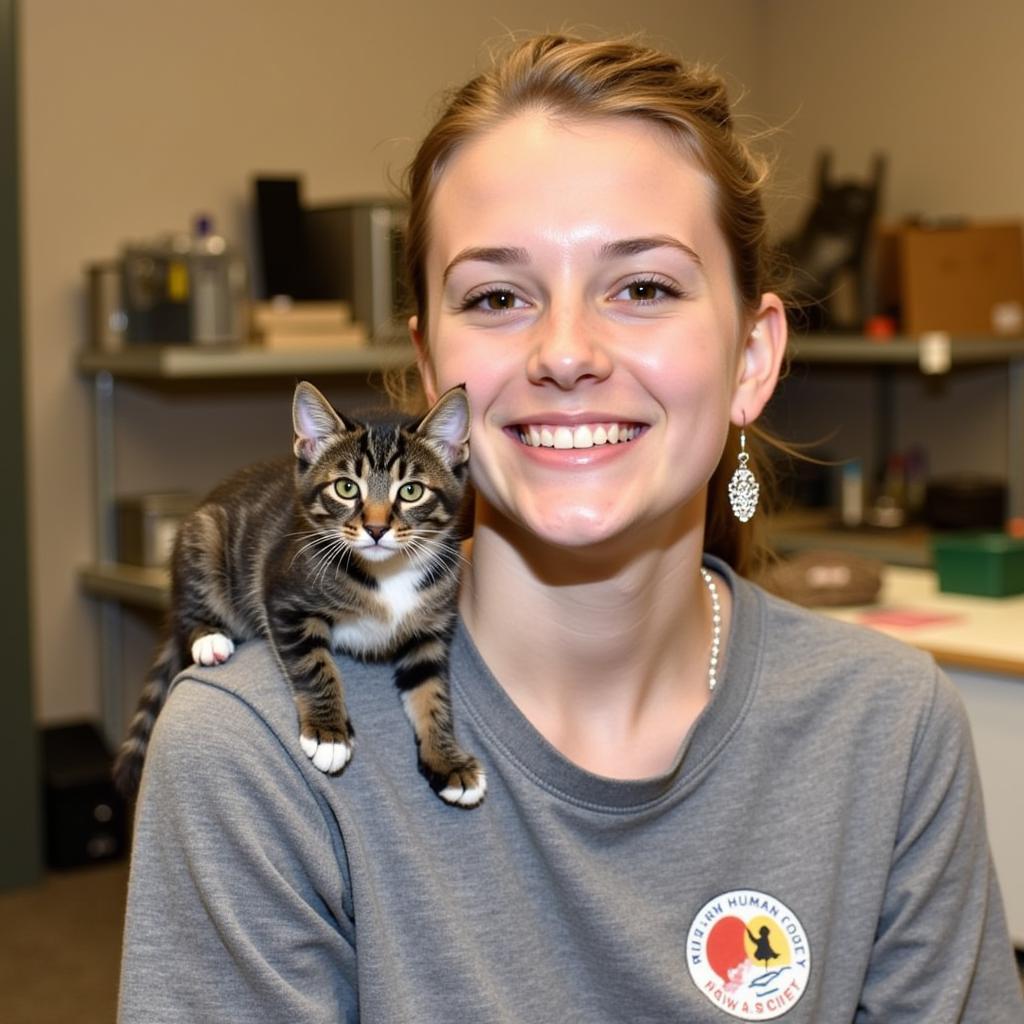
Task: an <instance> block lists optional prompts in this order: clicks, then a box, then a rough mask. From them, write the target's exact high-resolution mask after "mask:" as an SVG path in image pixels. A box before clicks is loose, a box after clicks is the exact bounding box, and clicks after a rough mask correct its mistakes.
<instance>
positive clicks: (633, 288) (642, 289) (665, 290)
mask: <svg viewBox="0 0 1024 1024" xmlns="http://www.w3.org/2000/svg"><path fill="white" fill-rule="evenodd" d="M681 295H682V292H681V291H680V290H679V289H678V288H677V287H676V286H675V285H673V284H670V283H669V282H668V281H659V280H656V279H655V278H648V277H644V278H638V279H637V280H635V281H630V282H629V283H628V284H625V285H623V286H622V288H620V289H619V291H618V292H616V294H615V295H614V298H616V299H617V298H620V297H621V298H624V299H626V300H627V301H628V302H635V303H637V304H638V305H641V306H646V305H651V304H652V303H655V302H661V301H664V299H665V298H666V297H668V298H673V299H678V298H679V297H680V296H681Z"/></svg>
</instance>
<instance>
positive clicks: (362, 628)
mask: <svg viewBox="0 0 1024 1024" xmlns="http://www.w3.org/2000/svg"><path fill="white" fill-rule="evenodd" d="M421 573H422V570H421V569H420V568H419V567H418V566H416V565H410V564H409V563H408V562H406V561H404V560H403V562H402V564H401V565H399V566H397V567H395V568H394V569H391V568H390V567H385V568H384V569H383V571H378V572H377V573H375V575H376V577H377V584H378V587H377V598H378V600H379V602H380V604H381V606H382V607H383V609H384V615H383V616H378V615H371V614H368V615H359V616H350V617H346V618H344V619H342V620H341V621H339V622H336V623H335V625H334V629H333V630H332V631H331V638H332V641H333V643H334V648H335V650H346V651H350V652H351V653H353V654H370V655H375V654H382V653H383V652H384V651H386V650H387V649H388V648H390V647H391V646H392V644H393V643H394V637H395V634H396V633H397V632H398V630H399V629H400V628H401V627H402V625H403V623H404V622H405V620H406V618H407V617H408V616H409V615H411V614H413V613H414V612H415V611H416V609H417V608H418V607H419V605H420V602H421V601H422V599H423V593H422V591H420V590H419V589H418V588H417V586H416V584H417V582H418V581H419V578H420V575H421Z"/></svg>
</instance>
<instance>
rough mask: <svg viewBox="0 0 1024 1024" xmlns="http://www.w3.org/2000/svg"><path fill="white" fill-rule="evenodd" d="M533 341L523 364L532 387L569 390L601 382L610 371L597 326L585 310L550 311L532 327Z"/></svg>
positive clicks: (606, 353) (610, 365)
mask: <svg viewBox="0 0 1024 1024" xmlns="http://www.w3.org/2000/svg"><path fill="white" fill-rule="evenodd" d="M534 330H535V331H536V341H535V344H534V346H533V348H532V350H531V352H530V356H529V359H528V361H527V366H526V370H527V374H528V376H529V378H530V380H531V381H532V382H533V383H535V384H555V385H556V386H557V387H559V388H561V389H562V390H563V391H568V390H571V389H572V388H574V387H576V386H577V385H579V384H580V383H582V382H583V381H586V380H592V381H594V382H596V381H600V380H604V378H606V377H607V376H608V375H609V374H610V373H611V370H612V361H611V357H610V355H609V353H608V350H607V348H606V346H605V344H604V343H603V341H602V340H601V337H600V330H601V327H600V325H598V324H595V323H594V322H592V320H591V319H590V318H588V317H587V316H586V314H585V311H583V310H580V309H575V308H565V309H562V310H552V312H551V315H550V316H547V317H544V318H542V319H541V320H540V321H539V322H538V323H537V324H536V326H535V328H534Z"/></svg>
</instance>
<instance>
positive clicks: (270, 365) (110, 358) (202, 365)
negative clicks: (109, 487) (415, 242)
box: [77, 343, 414, 381]
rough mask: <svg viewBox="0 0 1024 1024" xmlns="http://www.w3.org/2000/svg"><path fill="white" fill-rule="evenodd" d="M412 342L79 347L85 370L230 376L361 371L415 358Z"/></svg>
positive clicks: (173, 377) (152, 377)
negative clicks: (291, 348) (294, 347)
mask: <svg viewBox="0 0 1024 1024" xmlns="http://www.w3.org/2000/svg"><path fill="white" fill-rule="evenodd" d="M413 358H414V353H413V349H412V346H411V345H410V344H408V343H401V344H378V345H361V346H358V347H353V348H331V349H328V348H322V349H311V350H309V351H307V352H280V351H274V350H268V349H262V348H259V347H258V346H256V345H237V346H216V347H214V346H211V347H209V348H205V347H202V346H199V345H136V346H134V347H132V348H125V349H122V350H121V351H120V352H97V351H94V350H91V349H87V350H85V351H82V352H81V353H79V356H78V363H77V365H78V369H79V370H80V371H81V372H82V373H89V374H97V373H109V374H111V375H112V376H114V377H117V378H120V379H123V380H142V381H218V380H220V381H227V380H241V379H250V380H251V379H257V378H273V377H279V378H280V377H302V376H313V375H317V376H319V375H325V374H361V373H371V372H373V371H374V370H386V369H390V368H392V367H400V366H405V365H407V364H409V363H411V362H412V361H413Z"/></svg>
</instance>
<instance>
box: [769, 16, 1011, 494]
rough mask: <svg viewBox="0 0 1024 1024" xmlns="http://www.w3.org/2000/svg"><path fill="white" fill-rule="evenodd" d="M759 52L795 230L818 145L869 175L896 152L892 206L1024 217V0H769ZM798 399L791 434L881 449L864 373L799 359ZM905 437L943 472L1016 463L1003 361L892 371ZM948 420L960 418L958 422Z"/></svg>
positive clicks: (786, 413)
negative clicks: (927, 375) (923, 374)
mask: <svg viewBox="0 0 1024 1024" xmlns="http://www.w3.org/2000/svg"><path fill="white" fill-rule="evenodd" d="M757 17H758V18H759V33H758V38H759V40H760V41H761V46H760V49H759V52H760V54H761V59H762V63H761V65H760V67H759V77H758V81H759V82H761V83H762V89H761V91H760V93H759V94H758V97H757V100H758V105H759V109H760V110H761V111H762V112H763V113H764V115H765V117H766V119H767V120H768V121H769V122H770V123H771V124H772V125H775V126H778V132H777V134H776V135H775V137H774V139H773V145H774V147H775V149H776V151H777V154H778V164H777V168H776V176H775V183H774V189H773V194H772V203H771V213H772V218H773V222H774V225H775V230H776V233H777V234H784V233H786V232H788V231H790V230H792V229H794V228H795V227H796V226H797V225H798V224H799V223H800V221H801V220H802V217H803V216H804V214H805V212H806V209H807V205H806V204H807V195H808V193H809V192H813V189H814V184H813V181H812V174H813V168H814V164H815V159H816V157H817V154H818V152H819V151H820V149H822V148H824V147H828V148H830V149H831V150H832V152H833V174H834V176H835V177H839V178H855V179H862V178H864V177H866V176H867V174H868V173H869V170H870V166H871V161H872V157H873V155H874V154H875V153H877V152H884V153H885V154H886V155H887V158H888V170H887V181H886V184H885V188H884V195H883V216H885V217H886V218H889V219H899V218H903V217H906V216H910V215H913V214H924V215H926V216H932V217H956V216H964V217H971V218H977V219H985V218H994V219H1007V218H1017V219H1021V218H1024V178H1022V174H1021V169H1022V168H1024V132H1021V131H1020V130H1018V128H1017V121H1018V119H1019V118H1018V114H1017V112H1018V110H1019V107H1020V105H1021V101H1022V100H1024V64H1022V63H1021V61H1020V41H1021V40H1022V39H1024V4H1021V3H1020V2H1019V0H984V2H982V3H975V4H946V3H944V4H936V3H933V2H929V0H899V2H897V3H890V2H886V0H862V2H860V3H856V4H850V3H842V2H839V0H825V2H823V0H766V2H764V3H762V4H759V5H758V8H757ZM796 372H797V373H798V374H800V375H802V376H804V377H806V385H807V386H803V385H802V386H801V387H800V388H799V390H796V389H792V390H793V393H794V401H795V402H796V403H798V406H797V407H796V408H787V409H785V410H779V412H780V413H782V414H783V415H782V418H783V419H784V421H785V423H786V435H787V436H788V437H790V438H792V439H794V440H812V439H815V438H818V437H821V436H823V435H825V434H827V433H829V432H830V431H831V430H832V428H833V427H834V426H835V423H836V409H837V408H841V409H842V415H841V417H840V419H841V423H840V427H839V431H838V434H837V436H836V437H835V438H834V440H833V441H831V442H830V444H829V446H828V450H829V453H830V454H831V455H832V456H834V457H838V458H846V457H853V456H857V457H861V458H866V459H867V461H868V464H869V465H870V462H871V456H872V451H873V443H874V441H873V436H872V416H871V413H872V410H873V408H874V404H875V401H876V397H877V384H876V381H875V380H874V379H873V378H872V375H871V374H869V373H866V372H859V373H855V374H852V375H850V379H849V381H846V380H840V379H839V376H838V373H837V371H834V370H828V371H821V370H814V371H807V370H806V369H803V370H801V369H798V370H797V371H796ZM895 384H896V386H895V389H894V394H895V405H896V409H897V418H896V423H895V430H894V435H895V437H894V443H895V446H896V448H897V449H898V450H906V449H907V448H909V447H912V446H923V447H924V448H925V449H926V450H927V451H928V453H929V456H930V464H931V468H932V470H933V471H934V472H937V473H954V472H963V471H968V470H976V471H981V472H988V473H996V474H1001V475H1003V476H1005V474H1006V459H1007V457H1008V454H1007V433H1008V430H1009V408H1008V390H1009V385H1008V377H1007V372H1006V369H1005V368H985V369H972V370H967V371H964V372H961V373H957V374H953V375H951V376H950V377H949V378H948V379H946V380H944V381H931V382H922V380H921V379H920V378H919V377H917V376H916V375H915V374H914V373H912V372H901V373H899V374H897V377H896V382H895ZM950 424H956V425H957V428H956V429H955V430H950V429H949V426H950Z"/></svg>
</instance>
